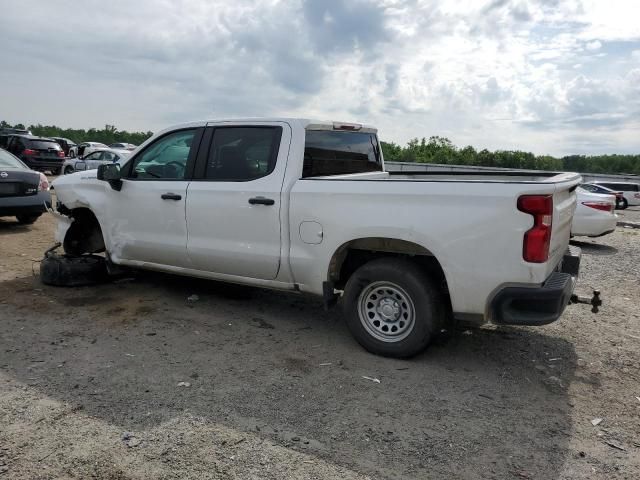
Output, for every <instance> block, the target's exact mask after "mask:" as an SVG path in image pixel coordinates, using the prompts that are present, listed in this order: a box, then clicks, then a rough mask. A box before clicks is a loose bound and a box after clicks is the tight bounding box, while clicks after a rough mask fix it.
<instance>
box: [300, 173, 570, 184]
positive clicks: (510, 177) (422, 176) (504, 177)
mask: <svg viewBox="0 0 640 480" xmlns="http://www.w3.org/2000/svg"><path fill="white" fill-rule="evenodd" d="M579 178H580V175H579V174H577V173H566V172H546V171H540V172H535V173H533V172H530V171H522V170H513V171H507V172H422V171H416V172H411V171H406V170H405V171H402V172H371V173H359V174H350V175H333V176H330V177H329V176H327V177H311V178H307V180H313V179H322V180H386V181H389V180H392V181H405V182H406V181H412V182H465V183H467V182H473V183H518V184H532V183H543V184H547V185H548V184H550V183H563V182H567V181H575V180H577V179H579Z"/></svg>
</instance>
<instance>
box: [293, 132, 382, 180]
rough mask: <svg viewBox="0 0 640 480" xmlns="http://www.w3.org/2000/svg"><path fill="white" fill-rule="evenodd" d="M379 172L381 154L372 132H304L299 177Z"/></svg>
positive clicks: (375, 136)
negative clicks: (301, 165) (300, 173)
mask: <svg viewBox="0 0 640 480" xmlns="http://www.w3.org/2000/svg"><path fill="white" fill-rule="evenodd" d="M382 170H383V168H382V155H381V154H380V147H379V144H378V137H377V135H376V134H375V133H371V132H357V131H355V132H354V131H344V130H307V131H306V138H305V148H304V165H303V168H302V178H308V177H321V176H331V175H346V174H352V173H366V172H381V171H382Z"/></svg>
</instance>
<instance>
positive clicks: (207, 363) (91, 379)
mask: <svg viewBox="0 0 640 480" xmlns="http://www.w3.org/2000/svg"><path fill="white" fill-rule="evenodd" d="M624 218H625V219H626V220H636V221H640V209H638V208H636V210H635V211H632V209H629V210H627V211H625V212H624ZM53 228H54V222H53V219H52V218H51V217H50V216H49V215H46V216H44V217H42V218H41V219H40V220H38V222H36V224H35V225H33V226H31V227H23V226H19V225H17V224H16V223H15V222H13V220H10V219H2V220H0V479H2V478H11V479H54V478H55V479H58V478H63V479H86V478H99V479H149V478H153V479H156V478H157V479H207V478H215V479H218V478H220V479H262V478H267V479H288V478H292V479H294V478H295V479H364V478H372V479H374V478H390V479H425V478H470V479H476V478H489V479H494V478H495V479H506V478H514V479H545V480H548V479H578V478H580V479H582V478H598V479H599V478H603V479H637V478H640V310H639V309H638V304H639V300H640V283H639V279H640V230H633V229H618V230H617V231H616V232H615V233H613V234H611V235H608V236H606V237H603V238H600V239H593V240H591V239H583V240H582V241H580V242H576V243H577V244H578V245H579V246H581V247H582V248H583V264H582V272H581V284H580V286H579V290H581V291H583V292H585V293H586V292H587V291H588V289H589V288H590V287H594V288H599V289H600V290H602V292H603V293H602V296H603V300H604V302H605V305H604V307H603V308H602V311H601V313H599V314H597V315H593V314H592V313H591V312H590V307H588V306H586V305H575V306H571V307H570V308H568V310H567V311H566V313H565V314H564V315H563V317H562V318H561V320H560V321H558V322H556V323H555V324H552V325H549V326H546V327H540V328H495V327H483V328H471V329H467V328H459V329H458V330H457V331H456V332H455V334H454V335H453V336H452V337H451V338H448V339H446V340H445V339H443V340H441V341H439V342H437V343H436V344H435V345H432V346H431V347H430V349H429V350H428V351H426V352H425V353H423V354H422V355H420V356H418V357H417V358H414V359H412V360H408V361H401V360H392V359H385V358H381V357H376V356H373V355H371V354H369V353H367V352H365V351H364V350H363V349H362V348H360V347H359V346H358V345H357V344H356V343H355V341H354V340H352V338H351V337H350V335H349V333H348V331H347V329H346V327H345V325H344V323H343V322H342V320H341V313H340V310H339V309H334V310H332V311H329V312H325V311H323V309H322V306H321V303H320V302H319V301H318V300H317V299H314V298H307V297H303V296H297V295H294V294H287V293H279V292H269V291H260V290H255V289H249V288H241V287H230V286H226V285H222V284H219V283H215V282H207V281H200V280H191V279H185V278H179V277H171V276H167V275H160V274H149V273H144V274H139V275H136V277H135V278H132V279H122V280H119V281H117V282H114V283H110V284H106V285H101V286H98V287H83V288H76V289H65V288H53V287H47V286H44V285H42V284H41V283H40V282H39V279H38V276H37V275H34V273H33V272H36V273H37V269H38V265H37V263H35V262H36V261H37V260H38V259H39V258H41V256H42V253H43V252H44V250H45V249H46V248H47V247H48V246H50V245H51V243H52V238H53ZM193 294H196V295H198V297H199V299H198V300H197V301H195V302H190V301H188V300H187V298H188V297H189V296H191V295H193ZM364 377H371V378H375V379H379V381H380V382H379V383H377V382H373V381H371V380H368V379H366V378H364ZM595 419H602V420H601V421H600V423H598V422H597V421H595ZM592 421H594V422H593V423H598V424H597V425H593V424H592Z"/></svg>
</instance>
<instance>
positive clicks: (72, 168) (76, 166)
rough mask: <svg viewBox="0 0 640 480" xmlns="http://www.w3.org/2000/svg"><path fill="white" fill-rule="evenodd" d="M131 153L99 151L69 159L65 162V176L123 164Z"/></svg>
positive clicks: (109, 150) (110, 150) (63, 169)
mask: <svg viewBox="0 0 640 480" xmlns="http://www.w3.org/2000/svg"><path fill="white" fill-rule="evenodd" d="M130 154H131V152H129V151H116V150H112V149H109V148H107V149H99V150H96V151H94V152H92V153H90V154H89V155H85V156H84V157H83V158H68V159H67V160H65V161H64V164H63V167H62V171H63V172H64V174H65V175H68V174H70V173H73V172H76V171H79V170H82V171H84V170H95V169H96V168H98V167H99V166H100V165H104V164H105V163H123V162H124V161H125V160H126V159H127V158H129V155H130Z"/></svg>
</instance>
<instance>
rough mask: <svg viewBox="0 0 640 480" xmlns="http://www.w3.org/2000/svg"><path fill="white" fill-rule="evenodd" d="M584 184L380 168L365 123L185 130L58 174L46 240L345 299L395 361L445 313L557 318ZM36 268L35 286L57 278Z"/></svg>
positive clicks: (364, 334) (368, 341) (569, 288)
mask: <svg viewBox="0 0 640 480" xmlns="http://www.w3.org/2000/svg"><path fill="white" fill-rule="evenodd" d="M580 180H581V177H580V175H578V174H576V173H555V172H536V173H531V172H522V171H509V172H507V173H506V174H503V173H499V172H491V173H483V174H480V175H477V174H473V173H466V172H459V173H458V172H451V173H449V172H447V173H445V174H443V173H441V172H435V173H432V172H423V173H412V172H399V173H397V174H396V173H390V172H386V171H385V169H384V160H383V157H382V151H381V148H380V143H379V141H378V135H377V130H376V129H375V128H373V127H369V126H366V125H360V124H345V123H339V122H327V121H315V120H306V119H286V118H272V119H255V118H254V119H245V120H238V119H234V120H217V121H211V122H194V123H189V124H184V125H179V126H176V127H173V128H169V129H166V130H164V131H162V132H159V133H158V134H156V135H155V136H153V137H152V138H150V139H149V140H147V141H146V142H145V143H144V144H142V145H141V146H140V147H138V149H137V150H136V151H135V152H134V153H133V154H132V155H131V157H130V158H129V159H128V160H127V161H126V162H125V163H124V164H122V165H118V164H107V165H101V166H100V167H99V168H98V170H97V172H95V173H93V174H92V172H86V173H85V174H83V175H66V176H62V177H58V179H56V180H55V181H54V183H53V185H54V187H55V191H56V192H57V199H58V204H57V205H58V211H57V213H56V215H57V218H58V221H59V223H58V228H57V231H56V239H57V240H58V241H59V242H60V243H61V244H62V245H63V248H64V249H65V252H66V253H67V254H68V255H71V256H73V255H83V254H86V253H96V252H106V253H105V257H102V258H104V259H105V260H104V261H105V262H108V264H110V265H121V266H127V267H134V268H142V269H152V270H159V271H164V272H170V273H175V274H180V275H187V276H194V277H200V278H209V279H217V280H222V281H228V282H233V283H240V284H245V285H254V286H260V287H264V288H273V289H280V290H289V291H293V292H306V293H310V294H314V295H317V296H319V297H320V298H323V299H324V303H325V305H326V306H331V305H333V304H335V303H336V301H337V300H338V298H339V297H340V296H342V303H343V306H344V315H345V320H346V323H347V326H348V328H349V330H350V331H351V333H352V334H353V336H354V337H355V339H356V340H357V341H358V342H360V344H361V345H363V346H364V347H365V348H366V349H368V350H369V351H371V352H374V353H378V354H381V355H386V356H392V357H407V356H411V355H414V354H416V353H418V352H420V351H421V350H423V349H424V348H425V347H426V346H427V345H428V343H429V342H430V340H431V339H433V338H434V337H435V336H436V335H437V332H439V331H440V329H441V328H442V327H443V326H444V325H445V322H447V320H448V319H450V318H451V317H455V318H459V319H464V320H466V321H475V322H477V323H483V322H487V321H491V322H494V323H498V324H511V325H543V324H547V323H551V322H553V321H555V320H557V319H558V318H559V317H560V315H561V314H562V312H563V311H564V308H565V307H566V305H567V303H568V302H569V299H570V297H571V295H572V292H573V289H574V286H575V284H576V281H577V274H578V267H579V264H580V249H579V248H573V247H572V248H569V237H570V233H571V219H572V216H573V213H574V210H575V206H576V194H575V191H574V190H575V188H576V186H577V185H578V184H579V183H580ZM461 192H462V194H461ZM54 261H55V260H51V262H54ZM47 265H48V263H47V262H45V264H44V267H41V268H42V271H43V272H44V273H43V276H42V280H43V282H49V283H51V284H63V283H62V282H64V281H65V280H64V279H65V278H69V275H65V276H64V277H62V276H58V273H56V272H61V271H62V270H55V269H54V268H51V269H49V268H48V267H47ZM67 265H68V266H69V268H73V267H72V266H71V264H70V263H69V264H67ZM83 265H84V264H83ZM102 266H103V267H104V266H105V265H104V263H103V264H102ZM47 272H51V274H50V275H48V274H47ZM56 282H58V283H56Z"/></svg>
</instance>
